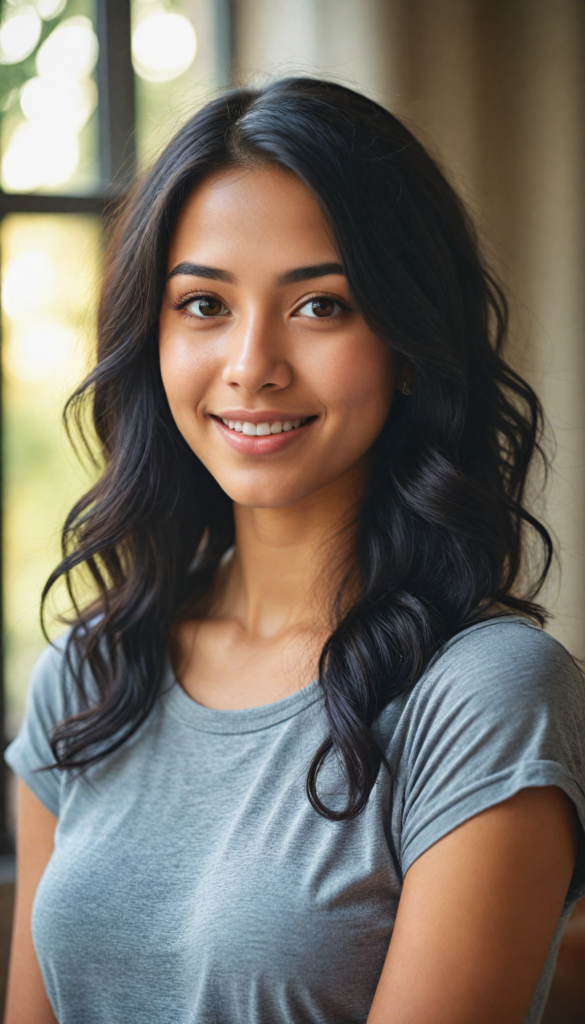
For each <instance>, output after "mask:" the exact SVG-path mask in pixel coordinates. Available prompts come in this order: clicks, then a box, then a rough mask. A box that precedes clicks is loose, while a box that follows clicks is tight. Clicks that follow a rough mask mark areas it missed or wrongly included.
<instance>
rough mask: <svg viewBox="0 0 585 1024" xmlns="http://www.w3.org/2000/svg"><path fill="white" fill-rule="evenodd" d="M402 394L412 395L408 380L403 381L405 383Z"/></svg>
mask: <svg viewBox="0 0 585 1024" xmlns="http://www.w3.org/2000/svg"><path fill="white" fill-rule="evenodd" d="M402 394H403V395H412V391H411V390H410V388H409V387H408V384H407V382H406V381H404V383H403V385H402Z"/></svg>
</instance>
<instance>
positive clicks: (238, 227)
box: [160, 167, 402, 708]
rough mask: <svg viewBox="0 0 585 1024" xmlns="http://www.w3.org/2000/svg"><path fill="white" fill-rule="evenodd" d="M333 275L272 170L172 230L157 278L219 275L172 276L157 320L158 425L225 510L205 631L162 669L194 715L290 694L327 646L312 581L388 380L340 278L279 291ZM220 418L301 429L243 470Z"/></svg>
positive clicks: (390, 371) (337, 548) (338, 541)
mask: <svg viewBox="0 0 585 1024" xmlns="http://www.w3.org/2000/svg"><path fill="white" fill-rule="evenodd" d="M339 263H340V258H339V254H338V253H337V250H336V248H335V245H334V242H333V240H332V238H331V234H330V232H329V230H328V227H327V224H326V222H325V220H324V217H323V214H322V212H321V209H320V207H319V206H318V204H317V202H316V200H315V199H314V198H313V196H312V194H311V193H310V192H309V191H308V189H306V188H305V186H304V185H303V184H302V183H301V182H300V181H299V179H298V178H297V177H295V176H294V175H292V174H290V173H288V172H285V171H281V170H275V169H274V168H266V167H264V168H255V169H238V170H234V171H230V172H224V173H222V174H218V175H216V176H214V177H212V178H210V179H209V180H208V181H207V182H206V183H205V184H204V185H203V186H202V187H200V188H199V189H198V190H197V191H196V192H195V193H194V195H192V196H191V198H190V199H189V201H188V202H187V203H186V205H185V207H184V209H183V212H182V216H181V218H180V220H179V222H178V225H177V228H176V232H175V235H174V238H173V242H172V245H171V248H170V252H169V258H168V271H169V274H172V273H173V271H174V270H175V268H179V269H180V268H182V267H184V265H185V264H195V265H204V266H207V267H211V268H215V269H216V270H219V271H221V272H222V276H223V277H224V278H225V277H226V276H229V280H228V281H226V280H217V279H216V280H214V279H209V278H205V277H203V276H200V275H193V274H177V273H175V274H174V275H173V276H171V277H170V278H169V281H168V285H167V290H166V294H165V297H164V301H163V306H162V310H161V316H160V364H161V372H162V377H163V382H164V386H165V390H166V393H167V396H168V399H169V404H170V407H171V411H172V414H173V416H174V418H175V421H176V423H177V425H178V427H179V429H180V431H181V433H182V434H183V436H184V437H185V439H186V440H187V442H188V444H189V445H190V446H191V448H192V449H193V451H194V452H195V453H196V454H197V455H198V456H199V458H200V459H201V460H202V461H203V462H204V463H205V465H206V466H207V467H208V469H209V470H210V471H211V473H212V474H213V475H214V477H215V478H216V479H217V480H218V481H219V483H220V484H221V486H222V488H223V489H224V490H225V491H226V492H227V493H228V494H229V495H230V497H231V498H232V499H233V501H234V514H235V521H236V535H237V544H236V554H235V555H234V557H233V558H232V560H231V562H230V564H229V566H227V567H225V569H224V571H223V573H222V574H221V575H220V579H219V580H218V586H217V587H216V590H215V592H214V594H213V595H212V599H211V601H210V602H209V603H208V606H207V607H206V608H205V617H204V618H203V617H202V618H200V619H198V620H197V621H190V622H187V623H181V624H179V626H178V627H177V630H176V633H175V658H174V661H175V668H176V670H177V673H178V675H179V678H180V679H181V682H182V684H183V686H184V688H185V689H186V691H187V693H189V694H190V696H192V697H194V698H195V699H196V700H198V701H199V702H200V703H202V704H206V705H209V706H213V707H218V708H234V707H253V706H255V705H261V704H266V703H270V702H271V701H274V700H278V699H279V698H281V697H284V696H286V695H287V694H289V693H292V692H294V691H295V690H298V689H299V688H300V687H301V686H304V685H306V684H307V683H309V682H310V681H311V679H313V678H314V676H315V673H316V669H317V661H318V656H319V652H320V650H321V647H322V645H323V642H324V641H325V639H326V636H327V634H328V632H329V608H328V604H327V594H328V592H329V588H330V585H331V584H330V580H329V579H327V578H326V577H327V575H328V574H329V573H330V571H331V568H332V566H334V564H335V562H336V561H338V560H339V558H340V557H341V556H343V555H344V554H345V552H346V551H348V550H349V549H350V547H351V541H352V537H353V531H352V528H351V522H352V520H353V518H354V515H355V509H356V504H357V503H358V502H359V499H360V495H361V493H362V490H363V485H364V481H365V479H366V474H367V467H368V452H369V450H370V448H371V446H372V444H373V442H374V440H375V439H376V437H377V436H378V434H379V433H380V430H381V429H382V426H383V424H384V422H385V420H386V417H387V415H388V411H389V409H390V405H391V402H392V397H393V393H394V388H395V385H396V383H397V373H398V369H397V367H396V364H395V360H394V358H393V355H392V353H391V351H390V350H389V348H388V346H387V345H385V344H384V343H383V342H382V341H380V339H379V338H378V337H377V336H376V335H375V334H374V333H373V332H372V331H371V330H370V328H369V327H368V326H367V324H366V323H365V321H364V319H363V317H362V316H361V315H360V313H358V312H357V310H355V308H354V306H353V303H352V299H351V295H350V293H349V289H348V285H347V281H346V279H345V277H344V276H343V274H342V273H339V272H337V273H327V274H326V275H325V276H313V275H311V274H308V275H306V279H303V280H301V281H295V280H291V272H292V271H296V272H297V274H296V276H299V273H300V270H301V269H302V268H307V267H309V268H315V267H323V266H324V265H325V267H326V268H327V267H328V265H329V267H330V265H331V264H334V265H335V264H337V265H339ZM338 269H339V270H341V269H342V268H341V267H340V266H339V267H338ZM286 275H288V278H287V276H286ZM197 294H198V295H199V297H200V298H201V297H202V296H207V297H208V300H213V301H215V302H216V303H217V309H218V310H220V311H221V315H218V316H213V317H207V318H204V317H201V316H200V317H199V318H196V317H195V316H193V315H191V316H189V309H191V310H192V312H199V311H200V309H201V307H200V306H197V305H196V303H195V306H193V305H191V306H189V307H188V308H187V309H186V310H181V309H177V308H176V307H177V305H179V304H180V303H181V302H182V301H183V300H184V298H185V296H187V297H189V296H194V295H195V296H196V295H197ZM319 296H329V297H330V299H331V300H333V302H331V301H330V311H331V312H332V313H333V315H332V316H325V317H318V316H315V315H314V311H313V308H312V306H311V303H310V300H311V298H312V297H317V298H318V297H319ZM342 305H343V306H344V307H347V308H346V309H343V308H342ZM224 310H225V312H224ZM186 314H187V315H186ZM401 372H402V371H401ZM229 410H243V413H242V417H244V415H247V416H249V417H256V419H257V420H258V421H262V420H265V419H270V418H272V419H282V420H287V419H294V418H295V417H304V416H312V417H314V419H313V421H312V422H311V423H310V425H308V426H307V427H305V428H303V430H302V431H299V435H298V437H296V438H293V441H292V443H291V444H288V445H287V446H286V447H285V448H284V449H281V450H280V451H276V452H272V453H268V454H256V455H251V454H242V453H241V452H238V451H234V450H233V449H232V448H231V447H230V444H229V443H228V441H227V440H226V438H225V433H226V431H225V428H218V423H217V420H216V419H214V416H224V417H225V415H226V412H228V411H229ZM240 436H241V435H240ZM285 436H286V435H285ZM288 437H291V434H289V435H288ZM258 440H260V439H258ZM344 527H345V529H343V528H344ZM340 531H341V535H340Z"/></svg>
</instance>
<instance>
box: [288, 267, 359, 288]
mask: <svg viewBox="0 0 585 1024" xmlns="http://www.w3.org/2000/svg"><path fill="white" fill-rule="evenodd" d="M329 274H341V275H342V276H345V271H344V269H343V267H342V266H341V263H317V264H316V265H315V266H314V267H297V268H296V270H287V271H286V273H285V274H281V275H280V277H279V278H278V280H277V283H278V284H280V285H284V284H298V283H299V281H310V280H312V278H314V277H327V276H328V275H329Z"/></svg>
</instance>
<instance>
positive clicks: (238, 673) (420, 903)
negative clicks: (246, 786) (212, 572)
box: [5, 167, 576, 1024]
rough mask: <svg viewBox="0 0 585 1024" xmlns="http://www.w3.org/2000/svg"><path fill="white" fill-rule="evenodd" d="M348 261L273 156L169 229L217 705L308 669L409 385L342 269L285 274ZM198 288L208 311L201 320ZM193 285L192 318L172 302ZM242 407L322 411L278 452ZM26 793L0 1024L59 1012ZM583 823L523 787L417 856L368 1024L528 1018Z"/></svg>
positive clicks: (195, 674) (201, 633)
mask: <svg viewBox="0 0 585 1024" xmlns="http://www.w3.org/2000/svg"><path fill="white" fill-rule="evenodd" d="M339 262H340V261H339V254H338V253H337V251H336V249H335V245H334V243H333V240H332V238H331V235H330V232H329V230H328V228H327V224H326V222H325V220H324V218H323V216H322V214H321V211H320V209H319V207H318V205H317V203H316V201H315V199H314V198H313V196H312V195H311V193H310V192H309V191H308V190H307V189H306V188H305V186H304V185H302V183H301V182H300V181H299V180H298V179H297V178H295V177H294V176H293V175H292V174H290V173H288V172H284V171H281V170H277V169H274V168H267V167H260V168H258V167H256V168H253V169H245V170H237V171H231V172H229V173H223V174H218V175H216V176H215V177H213V178H210V179H209V180H208V181H206V182H205V183H204V184H203V185H202V186H200V188H199V189H198V190H197V191H196V192H195V193H194V194H193V195H192V196H191V198H190V199H189V200H188V202H187V203H186V205H185V207H184V210H183V212H182V215H181V217H180V220H179V222H178V225H177V229H176V232H175V235H174V238H173V240H172V244H171V249H170V253H169V261H168V272H169V274H172V272H173V271H174V270H175V268H177V267H179V268H180V270H181V272H180V273H175V274H173V276H170V277H169V280H168V284H167V289H166V292H165V296H164V301H163V306H162V309H161V316H160V360H161V371H162V376H163V382H164V386H165V389H166V392H167V396H168V400H169V403H170V408H171V410H172V413H173V416H174V418H175V421H176V423H177V425H178V428H179V430H180V431H181V432H182V434H183V436H184V437H185V439H186V440H187V442H188V444H189V445H190V446H191V448H192V449H193V451H194V452H196V454H197V455H198V456H199V458H200V459H202V461H203V462H204V463H205V465H206V466H207V467H208V468H209V470H210V471H211V473H212V474H213V475H214V476H215V477H216V479H217V480H218V481H219V483H220V484H221V486H222V487H223V488H224V490H225V491H226V492H227V493H228V494H229V495H230V497H231V498H232V500H233V502H234V516H235V525H236V551H235V553H234V554H233V555H232V556H231V558H230V559H229V560H228V561H226V563H225V564H224V565H223V566H222V569H221V571H220V573H219V575H218V579H217V581H216V585H215V587H214V590H213V593H212V594H211V596H210V598H209V600H208V601H207V603H206V605H205V607H202V608H201V609H200V615H199V616H198V617H197V618H196V619H192V620H190V621H185V622H180V623H177V624H176V628H175V630H174V635H173V638H172V641H173V642H172V648H173V650H172V656H173V662H174V667H175V670H176V673H177V675H178V678H179V679H180V682H181V685H182V686H183V688H184V689H185V690H186V692H187V693H188V694H189V695H190V696H191V697H192V698H193V699H195V700H197V701H199V702H200V703H202V704H205V705H207V706H210V707H216V708H241V707H253V706H258V705H261V704H266V703H270V702H272V701H275V700H278V699H280V698H282V697H284V696H286V695H287V694H289V693H292V692H294V691H295V690H298V689H299V688H300V687H302V686H304V685H306V684H307V683H308V682H310V680H311V679H312V678H314V676H315V673H316V666H317V659H318V655H319V652H320V649H321V646H322V644H323V641H324V640H325V638H326V636H327V634H328V631H329V621H330V620H329V607H328V595H329V594H330V592H331V588H332V587H333V586H334V585H335V569H336V566H337V565H339V564H340V563H341V562H342V561H343V559H347V558H348V557H351V551H352V543H353V536H354V535H353V527H352V522H353V520H354V517H355V511H356V508H357V507H358V505H359V502H360V499H361V495H362V493H363V487H364V483H365V481H366V479H367V473H368V466H369V450H370V448H371V445H372V443H373V442H374V440H375V438H376V437H377V436H378V434H379V432H380V430H381V427H382V425H383V423H384V421H385V419H386V416H387V414H388V410H389V408H390V404H391V401H392V396H393V393H394V389H395V388H396V387H399V388H400V387H402V383H403V382H404V380H406V381H407V383H408V384H411V383H412V381H411V379H410V378H409V374H408V367H405V366H400V365H398V364H397V362H396V361H395V360H394V358H393V356H392V354H391V352H390V351H389V349H388V348H387V347H386V346H385V345H383V343H382V342H381V341H380V340H379V339H378V338H377V337H376V336H375V335H373V334H372V332H371V331H370V330H369V328H368V327H367V325H366V323H365V322H364V320H363V318H362V317H361V315H360V314H359V313H358V312H357V311H356V310H355V308H354V307H353V305H352V301H351V296H350V294H349V291H348V286H347V282H346V280H345V278H344V277H343V274H342V273H339V272H338V270H339V269H340V268H338V270H337V271H336V272H331V268H329V271H328V273H327V274H326V275H324V276H312V277H311V276H309V277H306V278H305V279H303V280H298V275H297V278H296V280H292V279H291V278H290V275H289V278H288V279H286V275H287V273H288V272H290V271H291V270H297V269H298V268H303V267H304V268H306V267H313V268H314V267H316V266H321V265H323V264H335V263H339ZM185 264H197V265H199V266H200V267H201V266H203V267H207V268H215V269H216V270H217V269H220V270H221V271H223V274H222V275H220V276H221V277H222V278H223V279H221V280H218V279H217V275H216V276H215V278H212V277H210V276H209V272H208V271H207V272H206V273H207V276H202V274H201V273H198V274H194V273H193V272H192V271H190V272H189V273H186V272H185V266H184V265H185ZM196 294H197V295H198V300H199V301H200V300H201V299H202V297H205V296H207V297H208V298H207V299H205V298H204V301H205V302H207V306H206V310H207V312H209V311H212V312H213V311H215V315H213V316H210V317H202V316H200V317H199V319H197V318H196V316H195V313H196V312H197V311H198V312H199V313H201V312H202V308H203V307H202V306H201V305H199V306H198V305H197V300H196V299H195V298H194V297H193V296H195V295H196ZM323 295H325V296H329V297H330V299H331V303H333V304H330V305H329V306H327V303H325V306H324V307H322V309H321V311H323V310H324V311H325V312H327V311H329V312H332V313H333V314H334V315H333V316H328V315H326V316H323V317H317V316H314V315H311V314H312V313H313V312H314V310H313V307H312V306H311V305H310V303H311V300H312V299H313V297H315V296H323ZM187 296H191V299H190V303H191V316H189V310H187V311H186V312H185V310H181V309H178V308H177V306H178V305H179V304H180V303H181V302H182V301H183V300H184V299H185V298H186V297H187ZM336 302H340V303H341V304H345V305H346V306H347V307H348V309H347V311H342V310H341V306H336V305H335V304H334V303H336ZM193 303H195V305H193ZM214 303H216V305H213V304H214ZM307 303H309V305H308V306H307ZM234 410H242V411H243V412H245V413H247V414H248V415H249V416H250V418H252V419H253V420H254V421H255V422H262V421H263V420H265V419H266V420H268V419H269V418H271V419H275V418H280V417H282V418H285V417H286V418H291V419H293V418H297V417H305V416H312V417H315V418H314V419H313V420H312V422H311V423H310V425H309V426H308V428H303V429H304V432H302V433H299V436H298V437H296V438H295V439H294V440H292V441H291V442H290V443H289V442H288V441H286V443H285V446H284V447H282V448H280V449H279V450H276V451H272V452H268V453H266V452H262V450H261V445H260V446H258V450H257V451H241V450H237V449H236V448H235V447H233V445H232V442H231V441H230V439H229V438H228V437H226V431H225V428H223V427H221V426H220V425H219V423H218V422H217V420H216V419H214V416H222V415H224V416H225V414H226V411H230V412H231V411H234ZM243 418H245V417H243ZM259 440H261V439H259ZM20 792H21V796H20V811H19V823H18V851H19V863H18V872H19V881H18V899H17V912H16V922H15V933H14V934H15V940H14V952H13V958H12V967H11V982H10V992H9V1001H8V1010H7V1016H6V1018H5V1020H6V1024H25V1022H26V1024H53V1022H54V1020H55V1018H54V1016H53V1014H52V1012H51V1010H50V1007H49V1005H48V1002H47V999H46V995H45V993H44V989H43V984H42V980H41V976H40V972H39V970H38V965H37V964H36V959H35V955H34V950H33V947H32V941H31V937H30V924H29V922H30V911H31V907H32V899H33V895H34V892H35V890H36V887H37V885H38V881H39V878H40V876H41V874H42V871H43V870H44V866H45V865H46V863H47V861H48V859H49V856H50V853H51V850H52V843H53V832H54V828H55V818H54V817H53V816H52V815H51V814H49V812H48V811H47V810H46V808H44V807H43V805H42V804H40V803H39V801H38V800H37V799H36V797H34V796H33V795H32V793H30V791H28V790H27V789H26V787H25V786H24V785H21V791H20ZM574 818H575V815H574V810H573V807H572V804H571V803H570V801H569V800H568V798H567V797H566V796H565V795H564V793H562V792H561V790H560V789H557V788H555V787H545V788H535V789H529V790H524V791H522V792H520V793H519V794H517V795H516V796H515V797H513V798H512V799H510V800H507V801H505V802H503V803H501V804H499V805H497V806H496V807H493V808H491V809H489V810H488V811H485V812H484V813H482V814H479V815H477V816H475V817H474V818H471V819H470V820H469V821H467V822H466V823H465V824H463V825H462V826H460V827H459V828H457V829H455V830H454V831H453V832H451V833H450V834H449V835H447V836H446V837H445V838H444V839H442V840H441V841H440V842H438V843H436V844H435V845H434V846H432V847H431V848H430V849H429V850H427V851H426V852H425V853H424V854H423V855H422V856H421V857H419V859H418V860H417V861H416V862H415V863H414V864H413V865H412V867H411V868H410V869H409V871H408V872H407V874H406V877H405V882H404V889H403V893H402V896H401V900H400V906H399V910H398V916H397V921H396V927H395V931H394V935H393V938H392V942H391V945H390V949H389V953H388V957H387V961H386V964H385V967H384V970H383V972H382V976H381V979H380V983H379V986H378V990H377V992H376V996H375V999H374V1003H373V1005H372V1008H371V1012H370V1015H369V1017H368V1022H369V1024H422V1022H427V1021H428V1022H430V1021H432V1022H433V1024H494V1022H495V1021H497V1022H498V1024H522V1021H523V1020H524V1017H525V1015H526V1012H527V1009H528V1006H529V1004H530V1000H531V998H532V995H533V992H534V988H535V986H536V984H537V981H538V977H539V975H540V973H541V971H542V967H543V964H544V960H545V957H546V953H547V950H548V948H549V945H550V941H551V939H552V936H553V933H554V929H555V925H556V922H557V920H558V916H559V914H560V911H561V908H562V904H563V900H564V897H565V895H566V892H567V888H568V885H569V881H570V877H571V873H572V870H573V866H574V862H575V857H576V826H575V820H574Z"/></svg>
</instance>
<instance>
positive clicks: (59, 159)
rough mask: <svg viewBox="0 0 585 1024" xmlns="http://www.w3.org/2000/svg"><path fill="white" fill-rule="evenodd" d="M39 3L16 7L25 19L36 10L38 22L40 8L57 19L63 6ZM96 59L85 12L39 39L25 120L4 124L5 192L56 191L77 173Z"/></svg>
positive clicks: (92, 104)
mask: <svg viewBox="0 0 585 1024" xmlns="http://www.w3.org/2000/svg"><path fill="white" fill-rule="evenodd" d="M59 2H61V0H59ZM36 6H37V9H36V10H35V8H33V7H30V6H27V7H18V8H16V11H17V12H22V11H25V13H26V14H27V17H28V16H30V15H31V12H32V16H34V18H35V19H36V22H37V23H38V24H39V25H40V18H39V13H37V11H40V13H42V14H43V16H44V17H49V16H50V17H54V16H56V12H57V13H58V10H59V5H58V4H57V3H56V2H55V0H37V2H36ZM12 20H14V19H12ZM37 39H38V35H37ZM97 57H98V40H97V36H96V34H95V32H94V30H93V25H92V22H91V20H90V19H89V18H88V17H85V16H84V15H76V16H74V17H71V18H65V19H64V20H63V21H61V22H60V23H59V24H57V25H56V26H55V28H54V29H53V31H52V32H50V34H49V35H48V36H47V38H46V39H45V40H44V41H43V43H41V45H40V47H39V49H38V52H37V54H36V59H35V67H36V71H37V74H36V76H34V77H33V78H29V79H28V81H26V82H25V83H24V85H23V86H22V88H21V90H20V96H19V98H20V110H21V111H22V114H23V115H24V120H19V119H17V118H14V116H12V120H11V122H10V125H8V124H7V125H6V127H5V135H6V143H5V148H4V156H3V159H2V179H3V185H4V187H5V188H6V189H7V190H9V191H12V192H34V191H36V190H38V189H48V190H54V189H59V187H60V186H62V185H64V184H65V182H68V181H70V179H71V178H72V177H73V175H74V174H75V172H76V170H77V168H78V166H79V161H80V146H79V140H78V135H79V133H80V132H81V131H82V130H83V128H84V127H85V125H86V124H87V123H88V121H89V119H90V117H91V115H92V114H93V112H94V110H95V108H96V106H97V87H96V84H95V82H94V80H93V79H92V78H91V77H90V76H91V74H92V72H93V70H94V68H95V65H96V61H97ZM10 128H11V129H12V130H10Z"/></svg>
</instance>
